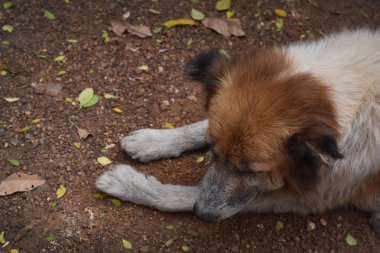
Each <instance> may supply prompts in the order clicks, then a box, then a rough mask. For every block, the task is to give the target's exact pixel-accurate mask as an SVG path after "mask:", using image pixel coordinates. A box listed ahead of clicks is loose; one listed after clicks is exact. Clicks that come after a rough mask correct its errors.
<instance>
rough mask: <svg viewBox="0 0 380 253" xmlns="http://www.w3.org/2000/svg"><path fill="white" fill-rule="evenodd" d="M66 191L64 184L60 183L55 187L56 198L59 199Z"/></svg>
mask: <svg viewBox="0 0 380 253" xmlns="http://www.w3.org/2000/svg"><path fill="white" fill-rule="evenodd" d="M65 193H66V187H65V186H64V185H62V184H61V185H60V186H59V187H58V189H57V192H56V195H57V199H60V198H62V197H63V196H64V195H65Z"/></svg>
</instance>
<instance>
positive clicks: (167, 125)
mask: <svg viewBox="0 0 380 253" xmlns="http://www.w3.org/2000/svg"><path fill="white" fill-rule="evenodd" d="M165 128H174V126H173V124H172V123H170V122H166V123H165Z"/></svg>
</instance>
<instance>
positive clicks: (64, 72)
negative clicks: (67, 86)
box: [57, 70, 66, 76]
mask: <svg viewBox="0 0 380 253" xmlns="http://www.w3.org/2000/svg"><path fill="white" fill-rule="evenodd" d="M63 75H66V70H60V71H58V73H57V76H63Z"/></svg>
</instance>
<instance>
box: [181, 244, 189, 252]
mask: <svg viewBox="0 0 380 253" xmlns="http://www.w3.org/2000/svg"><path fill="white" fill-rule="evenodd" d="M181 249H182V250H183V251H189V250H190V248H189V246H186V245H182V246H181Z"/></svg>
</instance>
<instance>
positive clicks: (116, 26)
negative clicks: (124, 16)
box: [111, 20, 127, 36]
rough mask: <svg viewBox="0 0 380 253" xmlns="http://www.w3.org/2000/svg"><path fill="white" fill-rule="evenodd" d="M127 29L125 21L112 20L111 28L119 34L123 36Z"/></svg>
mask: <svg viewBox="0 0 380 253" xmlns="http://www.w3.org/2000/svg"><path fill="white" fill-rule="evenodd" d="M126 29H127V26H126V25H125V23H124V22H121V21H116V20H112V21H111V30H112V31H113V32H114V33H115V34H116V35H117V36H121V35H123V33H124V32H125V30H126Z"/></svg>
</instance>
